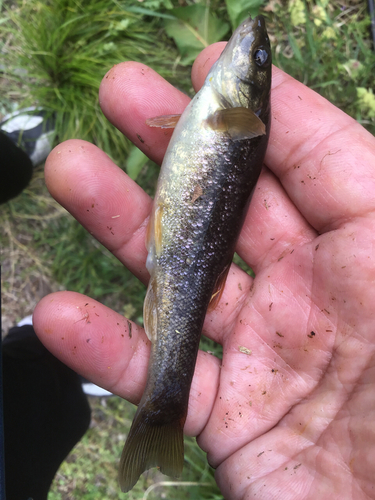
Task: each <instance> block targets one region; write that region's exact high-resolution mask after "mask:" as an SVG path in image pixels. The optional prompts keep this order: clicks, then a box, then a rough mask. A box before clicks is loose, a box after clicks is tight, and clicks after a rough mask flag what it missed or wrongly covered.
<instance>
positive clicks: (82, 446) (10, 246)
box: [0, 0, 375, 500]
mask: <svg viewBox="0 0 375 500" xmlns="http://www.w3.org/2000/svg"><path fill="white" fill-rule="evenodd" d="M186 3H189V4H190V5H193V4H194V2H193V1H189V2H186ZM243 3H244V2H241V5H242V4H243ZM134 4H135V2H130V1H127V2H116V1H114V0H109V2H104V1H103V0H92V1H90V2H88V1H79V0H77V1H73V0H49V1H45V2H39V1H37V0H28V1H24V2H22V1H19V2H16V3H15V4H14V5H13V6H12V8H11V10H8V11H4V10H3V11H2V13H1V16H0V30H1V31H0V49H1V51H2V54H3V61H2V63H3V64H4V65H5V67H6V72H5V73H3V74H2V76H1V79H0V89H1V92H0V95H1V98H0V99H1V101H0V112H5V111H9V110H10V109H11V108H12V107H14V105H15V104H16V103H17V104H20V105H21V106H23V105H26V104H41V105H43V108H45V109H47V111H50V113H51V114H52V113H54V114H55V116H56V119H57V127H58V129H57V130H58V136H59V139H64V138H68V137H80V138H84V139H87V140H89V141H91V142H94V143H96V144H97V145H99V146H100V147H102V148H103V149H104V150H105V151H106V152H107V153H108V154H109V155H110V156H112V157H113V158H114V159H116V160H117V161H118V162H119V164H120V166H122V167H124V166H125V164H126V155H127V151H128V150H129V144H128V142H127V141H126V140H125V139H124V138H123V137H122V136H121V134H120V133H119V132H118V131H116V129H114V127H112V126H111V125H110V124H109V123H108V122H107V120H105V119H104V117H103V115H102V114H101V112H100V109H99V106H98V98H97V91H98V87H99V84H100V81H101V78H102V77H103V76H104V74H105V72H106V71H107V70H108V69H109V68H110V67H111V65H112V64H115V63H118V62H120V61H123V60H126V59H135V60H141V61H142V62H144V63H146V64H148V65H151V66H152V67H153V68H154V69H155V70H157V71H159V72H160V73H162V74H163V75H164V76H165V77H167V78H168V79H169V80H170V81H172V82H173V83H176V82H178V86H179V87H180V88H183V89H185V90H187V91H189V90H190V89H191V83H190V80H189V76H188V72H189V71H188V69H187V68H182V67H181V66H180V65H179V64H178V63H179V60H180V55H179V53H178V51H177V49H176V48H175V46H174V45H173V43H172V42H171V40H169V39H168V38H167V36H166V34H165V31H164V28H163V26H164V24H163V23H164V20H163V19H164V18H160V17H158V16H157V15H153V16H151V15H146V14H145V13H144V11H147V10H148V11H149V12H152V9H154V10H155V9H156V10H157V11H160V12H162V13H163V14H164V15H168V12H169V10H168V7H173V6H177V1H175V2H172V3H171V2H169V1H168V0H144V2H142V3H139V5H138V3H136V7H137V9H138V10H137V9H135V8H134ZM204 4H205V5H206V6H207V5H209V3H207V2H204ZM210 5H211V8H212V10H213V11H214V12H215V14H216V15H217V17H218V18H219V20H221V21H222V22H223V23H229V22H230V19H229V17H228V16H227V14H226V8H225V3H224V2H223V1H219V0H215V1H213V2H211V4H210ZM142 9H143V11H142ZM142 12H143V13H142ZM265 15H266V17H267V25H268V28H269V32H270V36H271V40H272V44H273V51H274V62H275V64H276V65H278V66H280V67H281V68H282V69H284V70H285V71H287V72H288V73H290V74H291V75H292V76H294V77H295V78H297V79H299V80H300V81H302V82H303V83H305V84H307V85H308V86H310V87H311V88H313V89H314V90H316V91H318V92H319V93H321V94H322V95H324V96H325V97H326V98H328V99H329V100H330V101H331V102H333V103H334V104H336V105H338V106H339V107H340V108H341V109H343V110H344V111H346V112H347V113H349V114H350V115H352V116H353V117H354V118H356V119H357V120H358V121H359V122H360V123H362V124H363V125H364V126H365V127H366V128H368V130H370V131H371V132H372V133H374V132H375V97H374V95H373V93H372V89H373V75H374V73H375V54H374V51H373V50H372V47H371V41H370V38H369V29H368V28H369V18H368V16H367V13H366V10H365V3H363V2H360V1H357V0H354V1H353V2H350V7H349V8H347V9H346V10H341V4H339V3H338V2H327V1H326V0H325V1H321V2H320V1H316V2H310V1H309V2H306V3H304V2H302V1H301V0H293V1H290V2H284V3H281V4H279V3H277V2H270V3H268V4H267V12H266V13H265ZM9 19H11V20H12V21H11V23H9ZM215 22H216V21H215ZM20 70H22V71H20ZM25 70H27V73H25ZM142 165H143V167H142V169H141V170H140V172H139V171H138V167H139V165H138V164H137V165H136V174H135V175H137V181H138V182H139V183H140V184H141V185H142V187H143V188H144V189H145V190H146V191H147V192H148V193H150V194H152V193H153V191H154V187H155V182H156V177H157V172H158V168H157V167H156V166H155V165H154V164H152V163H151V162H146V163H145V164H143V163H142ZM142 165H141V166H142ZM0 227H1V231H0V244H1V246H2V247H3V249H4V251H3V307H4V310H3V318H4V317H8V319H9V322H13V323H14V322H15V321H16V320H19V319H21V317H22V316H23V315H25V314H29V313H30V312H31V311H32V308H33V307H34V306H35V301H36V297H38V294H39V293H41V292H40V288H41V283H46V284H47V288H48V289H50V290H58V289H70V290H75V291H79V292H82V293H86V294H88V295H90V296H92V297H94V298H95V299H97V300H100V301H101V302H103V303H105V304H106V305H108V306H109V307H112V308H114V309H115V310H117V311H118V312H120V313H122V314H124V315H126V316H128V317H130V318H131V319H133V320H135V321H137V322H138V323H140V324H141V322H142V304H143V298H144V294H145V288H144V286H143V285H141V284H140V283H139V282H138V281H137V280H136V279H135V278H134V277H133V276H132V275H131V274H130V273H129V272H128V271H127V270H126V269H124V268H123V266H122V265H121V264H119V262H118V261H117V260H116V259H115V258H114V257H113V256H112V255H111V254H110V253H109V252H108V251H106V250H105V249H103V247H102V246H101V245H100V244H98V243H97V242H96V241H95V240H94V239H93V238H92V237H91V236H90V235H89V234H88V233H87V232H86V231H85V230H83V229H82V228H81V227H80V226H79V224H78V223H77V222H76V221H75V220H74V219H73V218H72V217H71V216H70V215H69V214H67V212H66V211H65V210H63V209H62V208H61V207H59V206H58V205H57V203H55V202H54V201H53V200H52V199H51V197H50V196H49V194H48V192H47V190H46V188H45V186H44V181H43V172H42V170H41V168H38V169H37V170H36V172H35V175H34V178H33V180H32V182H31V184H30V186H29V187H28V188H27V189H26V190H24V192H23V193H22V194H21V195H20V196H19V197H17V198H16V199H14V200H12V201H10V202H9V203H7V204H5V205H2V206H1V212H0ZM236 259H237V260H236V262H237V263H238V264H239V265H241V266H244V264H243V263H242V262H241V260H240V259H239V258H238V257H236ZM245 269H246V270H247V271H248V272H250V270H249V268H248V267H245ZM25 297H26V298H25ZM202 347H203V348H205V349H206V350H210V351H212V352H214V353H215V354H216V355H218V356H220V355H221V346H218V345H216V344H214V343H213V342H210V341H208V340H207V339H203V341H202ZM90 403H91V405H92V407H93V425H92V427H91V428H90V430H89V431H88V433H87V434H86V436H85V437H84V438H83V440H82V441H81V442H80V443H78V444H77V446H76V448H75V449H74V450H73V452H72V454H71V455H70V456H69V457H68V459H67V460H66V461H65V462H64V463H63V464H62V466H61V469H60V471H59V473H58V475H57V476H56V479H55V482H54V486H53V489H52V491H51V493H50V495H49V500H57V499H58V500H63V499H64V500H66V499H71V498H79V499H81V498H82V499H91V498H92V499H94V498H129V499H141V498H146V497H147V498H148V499H152V498H176V499H179V498H181V499H184V498H202V499H206V498H207V499H211V500H214V499H219V498H221V496H220V493H219V491H218V489H217V487H216V486H215V483H214V479H213V471H212V470H211V469H210V468H209V467H208V466H207V463H206V460H205V454H204V453H203V452H202V451H201V450H200V449H199V448H198V447H197V445H196V444H195V440H193V439H187V440H186V467H185V470H184V476H183V478H182V481H183V483H180V484H179V485H176V484H171V481H168V480H167V481H166V478H165V477H164V476H161V475H160V474H159V473H158V472H157V471H156V472H155V471H153V472H149V473H147V474H146V475H145V476H144V477H143V478H142V479H141V481H140V482H139V483H138V484H137V486H136V488H135V489H134V490H133V491H132V492H131V493H129V494H128V495H123V494H121V493H119V489H118V485H117V465H118V461H119V457H120V454H121V450H122V446H123V443H124V440H125V437H126V434H127V432H128V429H129V427H130V423H131V419H132V415H133V413H134V407H133V406H132V405H129V404H128V403H126V402H125V401H123V400H121V399H120V398H115V397H114V398H109V399H106V400H103V399H91V400H90ZM167 479H168V478H167ZM189 483H193V485H189ZM206 483H207V484H208V485H209V486H204V485H205V484H206ZM154 484H157V485H158V486H157V487H155V489H151V490H148V491H149V492H148V493H145V491H147V488H149V487H152V486H153V485H154ZM197 484H199V486H197Z"/></svg>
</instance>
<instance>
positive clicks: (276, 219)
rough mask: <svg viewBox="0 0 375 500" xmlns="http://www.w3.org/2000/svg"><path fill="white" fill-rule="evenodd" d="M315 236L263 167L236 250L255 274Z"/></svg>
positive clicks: (272, 176)
mask: <svg viewBox="0 0 375 500" xmlns="http://www.w3.org/2000/svg"><path fill="white" fill-rule="evenodd" d="M316 236H317V233H316V231H315V230H314V229H313V228H312V227H311V226H310V224H309V223H308V222H307V221H306V219H305V218H304V217H303V216H302V215H301V213H300V212H299V210H297V208H296V206H295V205H294V204H293V203H292V201H291V200H290V198H289V197H288V195H287V194H286V193H285V190H284V188H283V187H282V185H281V184H280V181H279V180H278V179H277V178H276V177H275V176H274V174H272V173H271V172H270V171H269V170H268V169H263V171H262V173H261V175H260V178H259V181H258V183H257V185H256V187H255V191H254V195H253V198H252V201H251V204H250V207H249V210H248V213H247V215H246V218H245V222H244V225H243V228H242V231H241V234H240V237H239V240H238V243H237V247H236V251H237V253H238V254H239V255H240V256H241V257H242V259H243V260H244V261H245V262H246V263H248V265H250V266H251V267H252V269H253V270H254V272H255V274H258V273H259V272H260V271H261V269H266V268H268V266H269V265H270V264H271V263H273V262H280V261H281V260H282V259H283V258H284V257H287V256H288V255H290V254H292V253H293V252H294V251H295V250H296V249H298V247H300V246H302V245H304V244H306V243H308V242H310V241H312V240H313V239H314V238H315V237H316Z"/></svg>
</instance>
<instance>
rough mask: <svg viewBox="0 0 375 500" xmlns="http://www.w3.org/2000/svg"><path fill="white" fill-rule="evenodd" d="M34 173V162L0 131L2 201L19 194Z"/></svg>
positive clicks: (0, 194)
mask: <svg viewBox="0 0 375 500" xmlns="http://www.w3.org/2000/svg"><path fill="white" fill-rule="evenodd" d="M32 174H33V164H32V163H31V160H30V158H29V157H28V155H27V154H26V153H25V152H24V151H22V149H20V148H19V147H18V146H16V145H15V144H14V143H13V141H12V140H11V139H10V138H9V137H8V136H7V135H6V134H4V133H3V132H1V131H0V203H5V202H6V201H8V200H10V199H12V198H14V197H15V196H17V195H19V194H20V193H21V192H22V190H23V189H25V187H26V186H27V185H28V184H29V182H30V180H31V177H32Z"/></svg>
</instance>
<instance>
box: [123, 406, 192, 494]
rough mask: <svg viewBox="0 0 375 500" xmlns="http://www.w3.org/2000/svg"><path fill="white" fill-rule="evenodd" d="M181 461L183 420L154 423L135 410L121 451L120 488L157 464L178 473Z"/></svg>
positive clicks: (128, 486)
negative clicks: (161, 423)
mask: <svg viewBox="0 0 375 500" xmlns="http://www.w3.org/2000/svg"><path fill="white" fill-rule="evenodd" d="M183 465H184V438H183V422H180V421H177V422H172V423H168V424H165V425H155V424H151V423H150V422H149V419H147V418H144V413H143V412H140V413H139V414H138V413H137V414H136V416H135V418H134V421H133V424H132V426H131V429H130V432H129V435H128V438H127V440H126V443H125V446H124V449H123V451H122V455H121V460H120V466H119V475H118V477H119V482H120V486H121V489H122V491H124V492H126V491H129V490H131V489H132V488H133V486H134V485H135V483H136V482H137V481H138V479H139V476H140V475H141V474H142V472H144V471H145V470H148V469H150V468H151V467H160V471H161V472H162V473H163V474H166V475H167V476H172V477H178V476H180V475H181V473H182V468H183Z"/></svg>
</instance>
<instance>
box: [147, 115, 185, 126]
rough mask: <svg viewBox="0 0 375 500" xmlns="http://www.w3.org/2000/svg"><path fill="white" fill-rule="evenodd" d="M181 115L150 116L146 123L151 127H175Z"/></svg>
mask: <svg viewBox="0 0 375 500" xmlns="http://www.w3.org/2000/svg"><path fill="white" fill-rule="evenodd" d="M180 116H181V115H161V116H154V117H153V118H148V119H147V120H146V125H148V126H149V127H160V128H175V126H176V125H177V123H178V120H179V119H180Z"/></svg>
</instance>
